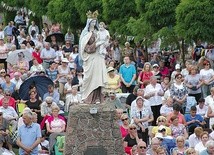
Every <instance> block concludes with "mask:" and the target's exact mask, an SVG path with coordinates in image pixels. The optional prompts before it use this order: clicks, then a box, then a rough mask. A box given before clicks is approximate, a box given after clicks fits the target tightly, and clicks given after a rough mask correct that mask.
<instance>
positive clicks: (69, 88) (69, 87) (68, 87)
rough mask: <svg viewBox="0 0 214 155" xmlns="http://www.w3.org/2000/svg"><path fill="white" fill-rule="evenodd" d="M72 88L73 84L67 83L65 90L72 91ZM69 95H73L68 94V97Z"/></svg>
mask: <svg viewBox="0 0 214 155" xmlns="http://www.w3.org/2000/svg"><path fill="white" fill-rule="evenodd" d="M71 87H72V86H71V84H69V83H66V84H65V87H64V89H65V90H71ZM68 95H71V93H67V94H66V97H67V96H68ZM66 97H65V98H66Z"/></svg>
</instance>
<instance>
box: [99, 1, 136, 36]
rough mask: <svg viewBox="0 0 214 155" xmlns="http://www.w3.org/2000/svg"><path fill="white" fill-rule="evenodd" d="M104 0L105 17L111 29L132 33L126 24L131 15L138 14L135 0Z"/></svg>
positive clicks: (121, 32)
mask: <svg viewBox="0 0 214 155" xmlns="http://www.w3.org/2000/svg"><path fill="white" fill-rule="evenodd" d="M102 2H103V18H104V20H105V22H106V23H107V24H108V25H109V29H110V31H111V32H117V33H119V34H125V35H130V33H129V31H128V29H127V26H126V24H127V23H128V21H129V18H130V17H137V16H138V13H137V12H136V4H135V2H134V1H130V0H124V1H118V0H102Z"/></svg>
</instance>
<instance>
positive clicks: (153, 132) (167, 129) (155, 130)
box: [152, 126, 172, 136]
mask: <svg viewBox="0 0 214 155" xmlns="http://www.w3.org/2000/svg"><path fill="white" fill-rule="evenodd" d="M158 128H159V126H154V127H153V128H152V134H153V135H155V134H156V133H158ZM165 128H166V135H167V136H171V135H172V131H171V128H169V127H167V126H165Z"/></svg>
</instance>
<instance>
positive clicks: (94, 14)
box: [86, 10, 99, 19]
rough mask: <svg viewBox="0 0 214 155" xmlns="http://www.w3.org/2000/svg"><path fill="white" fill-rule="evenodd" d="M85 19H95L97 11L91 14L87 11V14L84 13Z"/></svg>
mask: <svg viewBox="0 0 214 155" xmlns="http://www.w3.org/2000/svg"><path fill="white" fill-rule="evenodd" d="M86 15H87V17H88V18H92V19H97V16H98V15H99V13H98V11H97V10H96V11H94V12H93V13H92V12H91V11H90V10H89V11H88V12H87V13H86Z"/></svg>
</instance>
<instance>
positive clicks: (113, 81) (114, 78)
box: [106, 67, 122, 93]
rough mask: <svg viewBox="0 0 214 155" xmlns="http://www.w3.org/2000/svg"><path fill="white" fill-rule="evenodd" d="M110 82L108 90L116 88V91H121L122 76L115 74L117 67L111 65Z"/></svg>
mask: <svg viewBox="0 0 214 155" xmlns="http://www.w3.org/2000/svg"><path fill="white" fill-rule="evenodd" d="M107 72H108V78H107V80H108V84H107V86H106V91H107V92H109V91H111V90H114V91H115V92H116V93H121V92H122V91H121V89H120V87H121V80H120V76H119V75H117V74H115V69H114V68H113V67H109V68H108V70H107Z"/></svg>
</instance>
